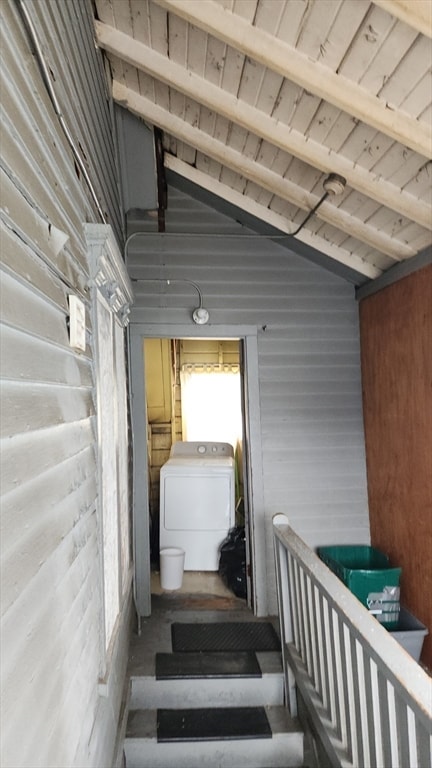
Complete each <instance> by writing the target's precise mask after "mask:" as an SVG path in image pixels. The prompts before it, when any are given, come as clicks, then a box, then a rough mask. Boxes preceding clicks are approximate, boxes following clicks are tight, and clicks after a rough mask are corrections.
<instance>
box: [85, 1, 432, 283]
mask: <svg viewBox="0 0 432 768" xmlns="http://www.w3.org/2000/svg"><path fill="white" fill-rule="evenodd" d="M95 5H96V13H97V19H96V20H95V28H96V39H97V43H98V45H99V46H100V47H101V48H102V49H103V50H104V51H105V52H106V55H107V57H108V59H109V63H110V71H111V74H112V89H113V97H114V99H115V100H116V101H117V102H118V103H119V104H121V105H123V106H124V107H126V108H128V109H130V110H131V111H132V112H134V113H135V114H137V115H140V116H141V117H142V118H143V119H144V120H145V121H146V123H147V124H151V125H154V126H157V127H158V128H160V129H161V130H162V131H163V137H164V139H163V142H164V150H165V156H164V162H165V166H166V167H167V168H170V169H172V170H174V171H175V172H176V173H178V174H180V175H182V176H184V177H186V178H187V179H189V180H191V181H193V182H194V183H196V184H197V185H199V186H201V187H203V188H204V189H206V190H209V191H211V192H212V193H214V194H216V195H218V196H220V197H221V198H223V199H225V200H227V201H228V202H230V203H232V204H234V205H236V206H238V207H239V208H241V209H244V210H246V211H248V212H249V213H251V214H253V215H254V216H256V217H257V218H259V219H261V220H262V221H263V222H266V223H267V224H270V225H272V226H274V227H276V228H277V229H278V230H280V232H281V233H288V234H291V233H294V232H295V231H296V229H297V228H298V227H299V225H300V224H301V223H302V222H304V220H305V219H306V217H307V214H308V212H309V211H311V210H312V209H313V208H314V207H315V206H316V205H317V203H319V201H320V200H322V198H323V196H324V194H325V187H324V181H325V179H326V178H327V176H328V175H329V174H338V175H339V176H342V177H343V178H344V179H345V180H346V186H345V188H344V191H343V192H342V193H341V194H338V195H334V194H331V193H330V194H329V195H328V196H327V197H326V198H325V199H324V200H323V201H322V203H321V204H320V205H319V207H318V209H317V211H316V212H315V213H314V214H313V215H312V216H311V217H310V218H309V220H308V221H307V222H306V224H305V225H304V226H303V227H302V228H301V230H300V231H299V232H298V233H297V234H296V235H295V237H296V238H298V239H299V240H301V241H302V242H303V243H306V244H309V245H311V246H313V247H314V248H316V249H318V250H319V251H321V252H322V253H324V254H326V255H327V256H329V257H331V258H332V259H335V260H336V261H338V262H341V263H342V264H345V265H347V266H349V267H351V268H352V269H354V270H355V271H356V272H358V273H360V274H361V275H362V276H364V277H365V278H366V279H373V278H376V277H378V276H379V275H380V274H382V273H383V272H385V271H386V270H388V269H389V268H390V267H392V266H393V265H394V264H396V263H397V262H400V261H403V260H406V259H410V258H412V257H414V256H415V255H416V254H418V253H419V252H421V251H423V250H424V249H425V248H427V247H428V246H430V244H431V242H432V236H431V229H432V207H431V197H432V196H431V177H432V165H431V157H432V128H431V126H432V77H431V61H432V44H431V36H432V2H431V0H373V2H370V0H153V1H152V0H96V2H95Z"/></svg>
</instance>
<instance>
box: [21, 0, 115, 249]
mask: <svg viewBox="0 0 432 768" xmlns="http://www.w3.org/2000/svg"><path fill="white" fill-rule="evenodd" d="M39 2H40V4H41V5H42V7H43V12H42V13H41V10H40V9H39V8H35V9H33V8H31V6H30V13H31V16H32V18H33V21H34V24H35V27H36V30H37V33H38V36H39V37H40V40H41V42H42V43H43V44H44V47H45V50H44V53H45V55H46V57H47V60H48V62H49V65H50V68H51V70H52V71H53V73H54V78H55V89H56V95H57V98H58V99H59V101H60V104H61V108H62V111H65V112H66V113H67V115H68V125H69V128H70V129H71V130H72V133H73V134H74V136H76V137H77V145H78V146H79V147H80V150H81V154H82V157H83V159H84V162H85V165H86V167H87V168H88V169H90V170H91V175H92V178H93V179H94V181H95V183H96V186H97V193H98V196H99V198H100V201H103V203H102V208H103V209H104V210H107V211H109V216H110V221H111V224H112V226H113V227H114V230H115V231H116V233H117V236H118V239H119V241H121V239H122V235H121V232H122V223H121V216H120V204H119V197H118V189H117V186H116V167H115V156H114V147H113V143H112V132H113V126H112V125H111V122H110V119H108V116H109V114H110V113H109V108H108V91H107V84H106V80H105V77H104V70H103V63H102V53H101V51H100V50H99V49H97V48H96V46H95V43H94V34H93V22H92V16H91V12H90V9H91V4H90V2H87V0H85V2H84V3H82V2H78V1H77V0H72V2H68V3H58V2H54V1H53V0H39ZM80 5H83V6H84V8H83V9H80V7H79V6H80ZM35 11H36V12H35ZM52 40H57V41H60V40H61V41H62V45H61V47H59V46H56V45H53V44H52V42H51V41H52Z"/></svg>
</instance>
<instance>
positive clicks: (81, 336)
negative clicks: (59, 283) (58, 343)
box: [69, 294, 86, 351]
mask: <svg viewBox="0 0 432 768" xmlns="http://www.w3.org/2000/svg"><path fill="white" fill-rule="evenodd" d="M69 344H70V345H71V347H73V348H74V349H82V350H83V351H84V350H85V348H86V322H85V305H84V302H82V301H81V299H79V298H78V296H75V295H74V294H71V295H70V296H69Z"/></svg>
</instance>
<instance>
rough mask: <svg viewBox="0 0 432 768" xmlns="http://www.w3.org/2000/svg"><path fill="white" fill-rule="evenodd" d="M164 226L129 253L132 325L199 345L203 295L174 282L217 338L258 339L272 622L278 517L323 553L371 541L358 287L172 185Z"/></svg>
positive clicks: (190, 295) (187, 292)
mask: <svg viewBox="0 0 432 768" xmlns="http://www.w3.org/2000/svg"><path fill="white" fill-rule="evenodd" d="M166 222H167V233H168V234H167V235H157V234H154V235H146V236H145V237H136V238H134V239H133V240H131V242H130V245H129V251H128V265H129V273H130V275H131V277H132V279H134V278H138V279H141V280H143V282H136V283H134V290H135V306H134V308H133V311H132V316H131V318H132V323H143V324H149V325H151V326H152V327H153V329H154V328H157V325H158V324H160V325H161V326H162V325H166V324H172V329H173V336H175V335H176V324H179V325H182V326H184V325H185V324H188V323H189V324H190V326H191V333H195V335H196V336H197V337H199V336H200V328H199V327H198V326H194V324H193V322H192V319H191V312H192V310H193V308H194V307H195V306H196V305H197V294H196V292H195V291H194V289H193V287H192V286H190V285H188V284H186V283H180V282H179V283H176V282H175V280H176V279H177V280H181V279H185V280H192V281H195V282H197V283H198V285H199V287H200V289H201V291H202V293H203V303H204V306H205V307H206V308H207V309H208V310H209V312H210V323H211V324H212V326H213V327H214V328H215V329H217V327H218V326H220V327H221V328H222V327H223V328H224V329H226V328H227V327H229V328H230V329H231V330H232V331H233V332H234V333H235V329H236V327H237V326H255V327H256V328H257V332H258V353H259V372H258V376H259V391H260V420H261V445H260V449H261V451H262V461H263V486H264V510H265V511H264V514H265V518H266V520H265V531H266V542H265V552H266V560H267V562H266V567H265V568H263V571H264V572H265V571H267V592H268V608H269V610H270V611H271V612H274V611H275V610H276V600H275V590H274V568H273V550H272V539H271V519H272V516H273V515H274V514H276V513H277V512H284V513H286V514H288V516H289V518H290V521H291V524H292V525H293V527H294V528H295V530H296V531H297V532H298V533H299V534H300V535H301V536H302V537H303V538H304V539H305V540H306V541H307V543H308V544H310V545H311V546H313V547H314V546H317V545H320V544H321V545H323V544H333V543H350V542H357V543H360V542H362V543H368V542H369V520H368V507H367V488H366V471H365V453H364V435H363V420H362V403H361V379H360V357H359V325H358V306H357V303H356V301H355V296H354V288H353V286H352V285H350V284H349V283H347V282H345V281H344V280H343V279H342V278H340V277H337V276H335V275H333V274H331V273H330V272H328V271H326V270H324V269H323V268H322V267H319V266H317V265H315V264H313V263H311V262H309V261H308V260H306V259H304V258H301V257H299V256H297V255H296V254H295V253H293V252H291V251H289V250H287V249H285V248H282V247H281V246H280V245H278V244H277V243H276V242H271V241H270V240H268V239H265V238H258V237H249V236H244V235H245V234H246V235H247V230H244V229H243V228H242V227H240V225H236V224H235V222H233V221H232V220H230V219H227V218H225V217H224V216H223V215H222V214H219V213H216V212H215V211H214V210H212V209H210V208H207V207H206V206H205V205H203V204H202V203H200V202H198V201H197V200H195V199H193V198H192V197H190V196H188V195H187V194H186V193H184V192H181V191H178V190H176V189H175V187H174V186H170V187H169V200H168V211H167V214H166ZM175 232H180V233H183V234H177V235H173V236H171V233H175ZM187 232H190V233H194V232H195V233H198V232H199V233H201V234H200V235H199V236H198V235H197V234H192V235H191V236H190V237H188V235H187V234H186V233H187ZM206 233H208V234H206ZM210 233H213V236H212V235H211V234H210ZM224 233H225V234H224ZM227 233H230V236H225V235H226V234H227ZM236 233H237V235H238V236H236V237H232V235H233V234H236ZM242 235H243V236H242ZM152 279H154V280H156V281H161V282H154V283H152V282H147V281H149V280H150V281H151V280H152ZM168 279H170V280H171V281H173V282H171V283H170V284H169V285H168V284H167V283H166V282H163V281H164V280H168Z"/></svg>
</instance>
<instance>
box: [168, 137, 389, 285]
mask: <svg viewBox="0 0 432 768" xmlns="http://www.w3.org/2000/svg"><path fill="white" fill-rule="evenodd" d="M164 163H165V167H166V168H168V169H169V170H171V171H174V173H177V174H178V175H179V176H182V177H183V178H185V179H188V181H192V182H193V183H194V184H196V185H197V186H199V187H202V188H203V189H206V190H207V191H208V192H211V193H212V194H214V195H217V196H218V197H220V198H222V200H226V201H227V202H228V203H231V204H232V205H235V206H236V207H237V208H240V209H241V210H242V211H246V213H248V214H249V215H251V216H255V217H256V218H257V219H260V220H261V221H265V222H266V223H267V224H270V226H272V227H275V229H278V230H279V231H280V232H281V233H284V234H286V235H289V234H290V229H292V227H290V226H289V224H288V223H287V220H286V218H285V217H284V216H281V214H280V213H276V212H275V211H271V210H270V209H269V208H267V207H266V206H265V205H261V203H258V202H257V201H256V200H252V198H250V197H246V196H245V195H242V193H241V192H238V191H237V190H235V189H232V188H231V187H228V186H227V185H226V184H223V183H222V182H220V181H218V180H217V179H214V178H213V177H211V176H209V175H208V174H207V173H203V171H200V170H198V168H195V167H193V166H192V165H189V164H188V163H185V162H183V160H179V159H178V158H177V157H175V156H174V155H171V154H169V153H167V152H166V153H165V158H164ZM269 237H271V235H269ZM295 238H296V240H300V241H301V242H302V243H305V244H306V245H310V246H311V247H312V248H315V249H316V250H318V251H321V253H324V254H326V256H329V257H330V258H332V259H334V260H335V261H338V262H339V263H340V264H344V265H345V266H347V267H350V268H351V269H355V270H356V271H357V272H359V273H360V274H362V275H364V276H365V277H369V278H370V279H375V278H376V277H379V275H380V274H382V270H381V269H378V267H374V266H373V264H369V263H368V262H365V261H364V260H363V259H361V258H359V257H358V256H356V254H355V253H351V252H350V251H347V250H346V249H345V248H339V246H337V245H332V244H331V243H329V242H328V241H327V240H324V238H322V237H320V236H319V235H315V234H314V233H313V232H310V231H309V230H307V229H302V230H301V231H300V232H299V233H298V234H297V235H296V236H295ZM293 248H294V246H293Z"/></svg>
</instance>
